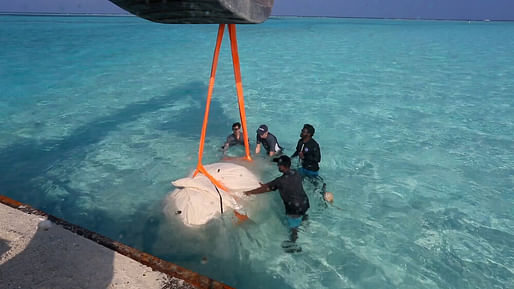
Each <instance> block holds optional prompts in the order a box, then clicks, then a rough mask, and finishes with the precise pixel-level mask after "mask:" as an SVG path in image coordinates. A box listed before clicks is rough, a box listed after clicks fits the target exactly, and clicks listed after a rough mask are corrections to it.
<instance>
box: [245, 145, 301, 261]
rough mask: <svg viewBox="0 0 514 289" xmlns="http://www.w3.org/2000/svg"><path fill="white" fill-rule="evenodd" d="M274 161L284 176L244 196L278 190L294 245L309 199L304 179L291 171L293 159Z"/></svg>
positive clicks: (276, 159)
mask: <svg viewBox="0 0 514 289" xmlns="http://www.w3.org/2000/svg"><path fill="white" fill-rule="evenodd" d="M273 161H274V162H277V165H278V170H279V171H280V172H281V173H282V176H280V177H278V178H276V179H274V180H273V181H271V182H269V183H267V184H264V185H262V184H261V187H259V188H257V189H254V190H251V191H246V192H244V194H246V195H252V194H262V193H266V192H269V191H275V190H278V191H279V192H280V197H281V198H282V201H283V202H284V206H285V208H286V217H287V224H288V227H289V229H290V230H291V237H290V240H289V241H290V243H294V242H295V241H296V239H297V238H298V227H299V226H300V224H301V223H302V220H303V218H304V217H305V213H306V212H307V210H308V209H309V207H310V205H309V198H308V197H307V194H306V193H305V191H304V190H303V185H302V177H301V176H300V174H298V172H297V171H295V170H292V169H291V159H290V158H289V157H288V156H285V155H282V156H280V157H278V158H274V159H273ZM283 247H284V248H286V247H288V248H290V246H289V245H287V243H286V245H283ZM298 248H299V247H295V249H294V250H295V251H299V250H301V248H300V249H298Z"/></svg>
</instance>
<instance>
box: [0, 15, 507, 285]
mask: <svg viewBox="0 0 514 289" xmlns="http://www.w3.org/2000/svg"><path fill="white" fill-rule="evenodd" d="M216 32H217V26H216V25H160V24H154V23H150V22H147V21H144V20H141V19H138V18H135V17H85V16H81V17H55V16H0V88H1V90H0V193H1V194H4V195H7V196H9V197H11V198H14V199H16V200H18V201H21V202H25V203H28V204H30V205H32V206H34V207H37V208H39V209H42V210H44V211H46V212H48V213H50V214H53V215H55V216H57V217H60V218H63V219H65V220H67V221H69V222H72V223H75V224H78V225H80V226H83V227H86V228H88V229H90V230H94V231H96V232H99V233H101V234H104V235H106V236H108V237H110V238H113V239H115V240H119V241H121V242H123V243H126V244H128V245H130V246H134V247H136V248H138V249H141V250H143V251H146V252H148V253H151V254H154V255H156V256H158V257H161V258H163V259H166V260H168V261H171V262H174V263H177V264H179V265H181V266H184V267H186V268H189V269H191V270H194V271H197V272H199V273H201V274H205V275H207V276H209V277H211V278H214V279H217V280H219V281H222V282H225V283H227V284H229V285H231V286H233V287H236V288H250V289H252V288H277V289H278V288H280V289H283V288H306V289H307V288H309V289H311V288H359V289H361V288H362V289H363V288H381V289H386V288H390V289H400V288H416V289H422V288H444V289H448V288H477V289H484V288H514V257H513V256H514V209H513V208H514V153H513V152H514V109H513V106H514V96H513V93H514V65H513V64H514V37H513V35H514V23H512V22H474V21H471V22H468V21H463V22H459V21H409V20H369V19H343V18H339V19H336V18H296V17H274V18H271V19H269V20H268V21H267V22H265V23H264V24H260V25H239V26H238V38H239V50H240V51H239V52H240V59H241V69H242V76H243V87H244V92H245V97H246V99H245V101H246V105H247V107H246V113H247V117H248V124H249V133H250V136H251V144H252V146H253V145H254V143H255V129H256V128H257V127H258V126H259V125H260V124H262V123H265V124H267V125H268V126H269V128H270V131H271V132H272V133H273V134H274V135H276V136H277V138H278V139H279V142H280V144H281V145H282V146H283V147H284V148H285V149H286V153H287V154H291V153H293V150H294V147H295V144H296V141H297V140H298V135H299V133H300V130H301V128H302V126H303V124H304V123H310V124H312V125H313V126H314V127H315V128H316V134H315V136H314V137H315V139H316V140H317V141H318V143H319V144H320V146H321V150H322V162H321V170H320V174H321V175H322V176H323V178H324V180H325V182H326V183H327V189H328V190H329V191H331V192H333V193H334V195H335V203H334V204H335V206H337V207H335V206H329V207H328V208H325V207H324V206H323V205H322V202H321V200H319V197H318V196H316V195H315V194H313V193H312V192H309V194H310V195H309V196H310V198H311V203H312V204H313V205H312V207H311V209H310V211H309V220H308V221H307V222H304V224H303V225H302V231H301V232H300V236H299V241H298V242H299V244H301V246H302V248H303V252H301V253H298V254H287V253H284V252H283V250H282V248H281V247H280V243H281V242H282V241H283V240H285V239H287V229H286V226H285V222H284V219H283V217H284V209H283V205H282V202H281V200H280V197H279V195H278V193H268V194H265V195H261V196H259V197H258V198H257V200H256V202H257V204H258V205H259V206H260V207H261V208H262V213H261V214H260V216H259V217H258V218H257V219H256V220H255V223H254V224H245V225H243V226H234V225H233V224H232V222H231V220H230V218H228V216H227V217H222V218H220V219H219V220H217V221H214V222H212V223H210V224H208V225H207V226H204V227H202V228H197V229H191V228H186V227H184V226H181V225H179V224H174V223H171V222H169V221H168V220H167V219H166V218H165V217H164V216H163V213H162V206H163V200H164V199H165V197H166V196H167V195H168V194H169V192H171V191H172V190H173V189H174V188H173V187H172V186H171V184H170V182H171V181H173V180H176V179H178V178H182V177H185V176H186V175H188V174H189V173H190V172H191V170H192V169H193V168H194V167H195V164H196V162H197V151H198V142H199V137H200V130H201V124H202V119H203V112H204V105H205V97H206V93H207V84H208V78H209V72H210V65H211V58H212V53H213V48H214V42H215V39H216ZM228 43H229V42H228V37H227V36H226V39H225V42H224V43H223V46H222V53H221V57H220V62H219V69H218V74H217V79H216V85H215V88H214V96H213V103H212V105H211V118H210V121H209V128H208V131H207V141H206V152H205V157H204V162H205V163H212V162H217V161H219V159H220V158H221V152H220V151H219V147H220V145H221V144H222V143H223V141H224V139H225V137H226V136H227V135H228V134H229V133H230V127H231V124H232V123H233V122H235V121H238V117H239V114H238V108H237V102H236V92H235V87H234V78H233V72H232V63H231V58H230V53H229V45H228ZM255 164H256V165H257V166H259V167H260V168H261V170H260V171H259V176H260V177H261V178H262V181H263V182H266V181H269V180H271V179H273V178H274V177H276V176H278V175H279V173H278V172H277V170H276V167H275V166H273V165H272V164H271V163H270V162H269V161H268V160H266V159H265V158H264V157H262V156H261V157H256V160H255ZM204 257H205V258H207V262H201V260H202V258H204ZM204 263H205V264H204Z"/></svg>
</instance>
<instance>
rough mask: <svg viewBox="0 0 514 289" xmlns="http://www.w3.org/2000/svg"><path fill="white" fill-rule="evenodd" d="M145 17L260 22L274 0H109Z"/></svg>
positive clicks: (175, 20)
mask: <svg viewBox="0 0 514 289" xmlns="http://www.w3.org/2000/svg"><path fill="white" fill-rule="evenodd" d="M110 1H111V2H112V3H114V4H116V5H118V6H119V7H121V8H123V9H125V10H127V11H128V12H130V13H132V14H134V15H136V16H139V17H141V18H145V19H147V20H150V21H153V22H159V23H167V24H181V23H186V24H187V23H191V24H202V23H211V24H212V23H225V24H240V23H261V22H263V21H264V20H266V19H267V18H268V17H269V15H270V14H271V8H272V7H273V1H274V0H160V1H159V0H110Z"/></svg>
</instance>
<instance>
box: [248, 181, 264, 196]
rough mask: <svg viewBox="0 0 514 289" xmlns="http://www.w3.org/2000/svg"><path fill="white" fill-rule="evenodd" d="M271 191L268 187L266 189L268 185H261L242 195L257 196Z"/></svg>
mask: <svg viewBox="0 0 514 289" xmlns="http://www.w3.org/2000/svg"><path fill="white" fill-rule="evenodd" d="M269 191H271V190H270V187H268V184H265V185H263V184H261V186H260V187H258V188H256V189H253V190H250V191H246V192H244V193H243V194H245V195H247V196H249V195H257V194H262V193H266V192H269Z"/></svg>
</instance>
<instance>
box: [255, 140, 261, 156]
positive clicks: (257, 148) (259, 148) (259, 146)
mask: <svg viewBox="0 0 514 289" xmlns="http://www.w3.org/2000/svg"><path fill="white" fill-rule="evenodd" d="M260 152H261V144H260V143H258V144H257V145H256V146H255V154H259V153H260Z"/></svg>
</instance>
